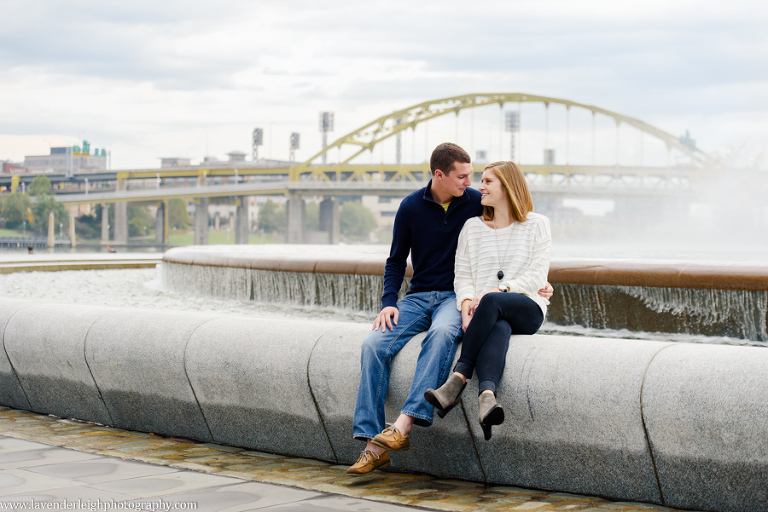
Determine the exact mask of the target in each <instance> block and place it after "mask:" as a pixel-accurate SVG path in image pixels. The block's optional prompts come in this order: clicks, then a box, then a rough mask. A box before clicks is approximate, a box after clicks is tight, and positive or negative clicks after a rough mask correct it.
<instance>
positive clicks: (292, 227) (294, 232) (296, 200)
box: [285, 196, 307, 244]
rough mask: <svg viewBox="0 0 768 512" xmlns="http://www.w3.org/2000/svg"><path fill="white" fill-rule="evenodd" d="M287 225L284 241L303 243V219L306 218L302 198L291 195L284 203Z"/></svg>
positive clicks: (305, 209)
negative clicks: (285, 203)
mask: <svg viewBox="0 0 768 512" xmlns="http://www.w3.org/2000/svg"><path fill="white" fill-rule="evenodd" d="M286 210H287V214H288V215H287V217H288V227H287V230H286V240H285V241H286V243H289V244H302V243H304V221H305V218H306V212H307V208H306V204H305V203H304V198H302V197H298V196H292V197H290V198H289V199H288V203H287V205H286Z"/></svg>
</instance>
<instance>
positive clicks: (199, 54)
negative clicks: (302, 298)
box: [0, 0, 768, 166]
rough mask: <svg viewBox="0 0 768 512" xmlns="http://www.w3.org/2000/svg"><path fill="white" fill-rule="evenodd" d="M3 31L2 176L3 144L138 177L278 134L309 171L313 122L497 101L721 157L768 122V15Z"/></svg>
mask: <svg viewBox="0 0 768 512" xmlns="http://www.w3.org/2000/svg"><path fill="white" fill-rule="evenodd" d="M0 17H2V18H3V19H6V20H10V19H12V20H13V23H8V24H6V25H5V26H4V30H3V31H2V32H0V96H1V97H3V98H12V101H5V102H0V119H2V121H1V122H0V151H6V153H4V154H3V153H1V152H0V159H2V158H15V159H18V158H19V154H18V153H17V152H15V150H13V149H10V150H9V149H5V148H13V147H14V146H13V144H3V143H2V140H1V139H2V136H3V134H6V135H9V136H10V135H18V134H28V135H33V134H34V133H40V134H51V133H58V134H60V135H61V136H62V137H64V138H67V137H71V138H76V137H79V135H78V134H84V135H85V134H88V137H90V138H91V139H92V140H93V141H94V143H95V144H99V145H102V144H117V143H119V144H121V147H125V148H129V147H132V148H133V149H132V150H130V151H121V153H122V154H121V155H115V157H114V159H113V162H114V164H115V165H116V166H130V165H143V166H147V165H154V164H155V163H156V160H154V157H153V158H152V159H150V158H148V157H146V156H142V157H141V160H140V161H139V159H138V157H137V156H136V155H147V154H148V152H149V151H150V149H148V146H147V144H148V143H147V140H148V137H149V139H151V140H152V141H159V140H165V141H166V142H164V143H162V144H160V145H161V146H162V147H167V151H166V152H169V153H175V152H177V153H179V154H183V153H185V152H188V151H189V150H190V145H189V144H184V143H182V142H180V141H182V140H184V138H185V137H187V136H190V137H192V136H191V135H190V134H191V133H202V132H201V130H204V129H206V128H205V127H208V128H207V129H208V130H209V132H210V130H211V128H210V127H220V128H216V129H217V130H219V131H220V133H222V134H227V135H226V137H235V138H237V137H239V136H237V135H235V134H236V133H239V131H240V130H242V133H243V135H242V139H243V140H244V142H241V143H238V144H243V145H244V146H245V147H241V149H243V150H246V149H247V144H248V142H247V138H248V133H249V132H250V130H251V129H252V127H254V126H267V125H272V126H275V127H277V126H280V127H283V128H279V129H278V128H275V130H274V131H275V135H274V137H275V140H280V145H283V140H282V139H283V138H285V137H287V135H286V134H287V133H289V132H290V131H291V130H300V131H302V144H303V147H304V148H305V150H306V152H307V153H312V152H314V151H311V150H310V144H318V143H319V142H316V141H315V139H317V138H318V137H319V135H317V133H316V132H317V112H319V111H320V110H335V111H336V116H337V117H336V119H337V132H336V133H337V134H338V133H344V132H345V131H351V130H352V129H354V128H357V127H359V126H361V125H363V124H365V123H367V122H369V121H371V120H373V119H375V118H376V117H379V116H381V115H384V114H386V113H387V112H391V111H393V110H397V109H400V108H404V107H406V106H408V105H411V104H416V103H420V102H422V101H426V100H430V99H436V98H440V97H447V96H454V95H460V94H466V93H470V92H495V91H499V92H516V91H521V92H530V93H534V94H542V95H550V96H555V97H561V98H566V99H571V100H574V101H580V102H583V103H589V104H595V105H598V106H602V107H604V108H608V109H610V110H614V111H617V112H620V113H624V114H627V115H630V116H633V117H639V118H641V119H643V120H646V121H647V122H651V123H653V124H659V125H661V124H663V125H664V126H661V127H662V128H663V129H666V130H667V131H669V132H671V133H677V132H679V131H680V130H684V129H685V128H687V127H693V128H696V129H697V130H696V131H698V130H705V133H701V132H700V133H694V135H695V136H696V137H697V138H699V140H701V141H707V142H713V143H715V144H720V143H726V142H727V143H731V142H732V137H735V136H736V135H734V134H739V136H741V134H744V133H753V134H755V133H756V134H763V133H765V130H763V129H760V128H759V126H758V129H757V130H755V128H756V124H757V125H759V124H760V123H759V121H757V122H756V121H755V119H759V118H760V116H759V115H755V114H756V113H763V114H764V113H766V110H768V95H767V94H766V93H765V92H764V91H766V90H768V88H766V85H768V84H766V82H768V34H766V32H765V30H764V28H763V27H764V26H765V22H766V20H768V13H767V12H766V7H765V6H764V3H763V2H756V1H752V0H734V1H732V2H730V3H728V4H712V5H710V4H709V3H707V4H702V3H701V2H695V1H693V0H691V1H688V0H682V1H676V2H668V1H659V0H646V1H644V2H639V1H628V2H620V3H616V2H614V1H607V0H589V1H584V2H572V1H566V0H562V1H560V0H558V1H554V0H538V1H533V0H522V1H515V2H508V1H496V0H493V1H489V0H476V1H473V2H465V1H456V0H445V1H442V2H438V1H433V0H424V1H421V2H407V1H405V0H390V1H387V2H377V1H374V2H348V1H343V0H327V1H325V2H323V3H317V2H313V1H309V0H283V1H277V0H260V1H259V2H251V1H244V0H242V1H241V0H222V1H219V2H216V3H214V2H208V1H195V0H187V1H179V0H171V1H164V2H156V1H154V2H150V1H148V0H137V1H134V2H131V3H119V4H118V3H111V2H98V1H67V2H65V1H57V0H55V1H50V2H45V3H40V2H28V1H17V0H6V1H4V2H3V3H2V4H0ZM479 115H480V114H478V116H479ZM714 119H717V120H718V122H714V121H711V120H714ZM726 119H730V120H731V121H728V122H725V121H724V120H726ZM718 123H720V125H721V126H725V125H726V124H727V126H729V130H728V132H727V133H725V132H723V131H722V130H721V129H719V128H718ZM195 130H197V132H195ZM283 131H285V132H286V133H282V132H283ZM278 132H279V133H278ZM148 134H151V135H148ZM164 134H168V135H167V136H166V135H164ZM226 137H225V136H223V135H222V141H223V142H221V146H222V147H225V146H232V144H225V141H226ZM192 138H193V139H194V137H192ZM97 139H98V140H101V141H103V142H97ZM198 139H199V137H198ZM238 140H239V139H238ZM752 140H753V141H754V142H752V144H760V143H764V139H762V135H753V136H752ZM760 141H763V142H760ZM155 143H156V142H152V144H151V145H150V146H151V147H152V148H154V144H155ZM209 143H210V144H213V142H211V138H210V137H209ZM195 144H197V146H198V149H199V146H200V144H199V141H198V142H197V143H194V144H192V146H194V145H195ZM216 144H218V143H216ZM175 145H177V146H178V151H173V150H172V149H173V146H175ZM231 149H234V147H227V148H226V150H223V149H222V150H221V151H229V150H231ZM211 150H213V149H212V148H211ZM217 150H218V147H217ZM303 151H304V150H303ZM203 152H204V148H203V149H199V153H198V154H199V155H200V156H203V155H202V153H203ZM21 156H22V157H23V155H21ZM137 162H138V163H137ZM141 162H144V163H141Z"/></svg>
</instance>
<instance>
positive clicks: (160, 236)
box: [155, 201, 168, 244]
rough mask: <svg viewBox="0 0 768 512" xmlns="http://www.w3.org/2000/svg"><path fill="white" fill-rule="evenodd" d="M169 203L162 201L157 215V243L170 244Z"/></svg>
mask: <svg viewBox="0 0 768 512" xmlns="http://www.w3.org/2000/svg"><path fill="white" fill-rule="evenodd" d="M167 211H168V201H161V202H160V204H159V205H158V206H157V212H156V213H155V243H156V244H167V243H168V215H167Z"/></svg>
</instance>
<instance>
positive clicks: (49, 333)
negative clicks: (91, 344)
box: [5, 303, 114, 424]
mask: <svg viewBox="0 0 768 512" xmlns="http://www.w3.org/2000/svg"><path fill="white" fill-rule="evenodd" d="M109 311H110V310H109V309H107V308H102V307H98V306H74V307H73V306H72V305H70V304H40V303H35V304H33V305H31V306H28V307H25V308H23V309H21V310H19V311H17V312H16V313H15V314H14V315H13V318H11V319H10V321H9V322H8V324H7V326H6V328H5V338H6V340H5V350H6V353H7V354H8V357H9V359H10V361H11V363H12V364H13V367H14V368H15V370H16V372H17V373H18V375H19V379H20V381H21V385H22V387H23V389H24V392H25V394H26V397H27V399H28V400H29V404H30V408H31V410H33V411H36V412H41V413H46V414H54V415H56V416H59V417H62V418H78V419H83V420H88V421H94V422H96V423H101V424H110V423H112V421H111V418H110V417H109V414H108V413H107V409H106V407H105V406H104V403H103V402H102V400H101V396H100V394H99V390H98V389H97V388H96V385H95V383H94V380H93V376H92V375H91V371H90V369H89V368H88V363H87V362H86V360H85V345H86V343H87V336H88V331H89V330H90V328H91V326H92V325H93V324H94V322H96V320H97V319H98V318H99V317H101V316H103V315H104V314H106V313H108V312H109ZM112 311H114V310H112ZM42 319H45V320H44V321H43V320H42Z"/></svg>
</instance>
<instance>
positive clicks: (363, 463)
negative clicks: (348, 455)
mask: <svg viewBox="0 0 768 512" xmlns="http://www.w3.org/2000/svg"><path fill="white" fill-rule="evenodd" d="M386 466H389V454H388V453H387V452H386V451H384V452H381V453H380V454H379V455H376V454H375V453H373V452H372V451H371V450H363V453H361V454H360V458H358V459H357V462H355V463H354V464H352V465H351V466H349V468H347V473H349V474H350V475H365V474H366V473H370V472H371V471H373V470H374V469H379V468H383V467H386Z"/></svg>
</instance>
